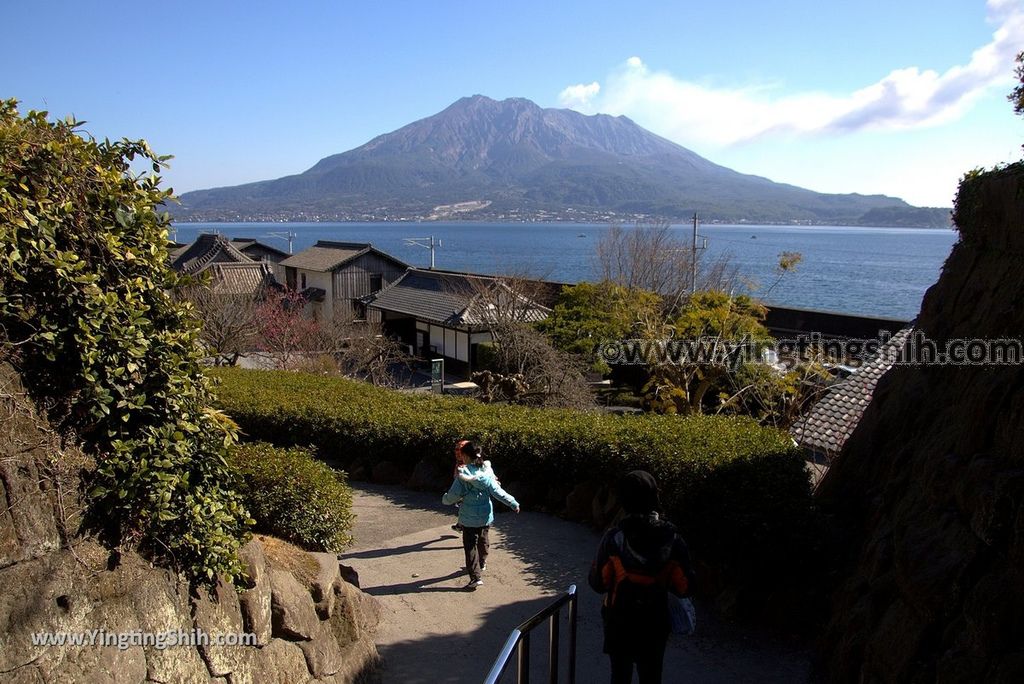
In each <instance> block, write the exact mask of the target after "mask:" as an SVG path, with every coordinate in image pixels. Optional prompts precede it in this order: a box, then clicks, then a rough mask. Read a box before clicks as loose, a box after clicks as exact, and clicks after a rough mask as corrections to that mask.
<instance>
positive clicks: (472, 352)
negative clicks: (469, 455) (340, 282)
mask: <svg viewBox="0 0 1024 684" xmlns="http://www.w3.org/2000/svg"><path fill="white" fill-rule="evenodd" d="M365 301H366V307H367V313H368V316H370V317H371V318H376V319H377V320H380V321H381V322H382V323H383V324H384V330H385V332H387V333H388V334H389V335H392V336H394V337H396V338H397V339H398V340H399V341H401V342H402V343H403V344H405V345H406V346H407V347H408V349H409V351H410V352H412V354H413V355H415V356H419V357H421V358H427V359H429V358H444V359H445V360H446V366H447V369H449V370H450V371H452V372H454V373H457V374H462V375H465V376H467V377H468V376H469V375H470V373H471V372H472V371H473V368H474V366H475V365H476V364H477V354H478V349H479V345H480V344H483V343H488V342H491V341H493V339H494V338H493V336H492V334H491V329H492V328H493V326H494V325H495V323H497V322H498V319H499V318H501V317H504V316H506V315H513V316H515V318H516V320H521V321H527V322H535V321H539V320H542V319H544V318H546V317H547V315H548V314H549V313H550V309H548V308H546V307H544V306H541V305H540V304H537V303H536V302H534V301H532V300H530V299H528V298H526V297H524V296H523V295H521V294H519V293H517V292H514V291H513V290H512V289H511V288H510V287H509V286H508V285H507V284H506V283H505V282H504V281H503V280H502V279H500V278H497V277H494V276H481V275H469V274H465V273H455V272H451V271H436V270H421V269H417V268H410V269H409V270H408V271H406V273H405V274H404V275H403V276H402V277H401V278H400V279H398V281H396V282H395V283H394V284H392V285H390V286H388V287H385V288H384V289H383V290H381V291H380V292H379V293H377V294H375V295H372V296H370V297H367V298H366V300H365ZM510 312H511V314H510Z"/></svg>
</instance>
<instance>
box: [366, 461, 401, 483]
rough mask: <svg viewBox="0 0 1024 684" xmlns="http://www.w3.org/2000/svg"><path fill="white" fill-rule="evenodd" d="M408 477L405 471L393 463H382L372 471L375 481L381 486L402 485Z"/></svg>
mask: <svg viewBox="0 0 1024 684" xmlns="http://www.w3.org/2000/svg"><path fill="white" fill-rule="evenodd" d="M406 476H407V473H406V472H405V470H403V469H402V468H401V467H399V466H398V465H397V464H395V463H392V462H391V461H381V462H379V463H377V464H376V465H374V466H373V470H372V478H373V481H374V482H376V483H379V484H401V483H402V482H404V481H405V479H406Z"/></svg>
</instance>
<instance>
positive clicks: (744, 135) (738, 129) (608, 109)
mask: <svg viewBox="0 0 1024 684" xmlns="http://www.w3.org/2000/svg"><path fill="white" fill-rule="evenodd" d="M988 9H989V15H990V18H991V19H992V21H994V22H998V28H997V29H996V31H995V32H994V34H993V36H992V40H991V41H990V42H989V43H988V44H986V45H984V46H983V47H981V48H979V49H977V50H975V51H974V53H973V54H972V55H971V59H970V61H969V62H968V63H967V64H964V65H958V66H954V67H951V68H950V69H948V70H946V71H945V72H944V73H941V74H940V73H938V72H936V71H934V70H931V69H921V68H919V67H916V66H912V67H906V68H901V69H896V70H894V71H892V72H891V73H889V74H888V75H886V76H885V77H884V78H882V79H880V80H879V81H877V82H875V83H872V84H870V85H867V86H864V87H863V88H860V89H858V90H855V91H854V92H852V93H849V94H846V95H835V94H826V93H817V92H806V93H796V94H789V95H781V96H774V95H773V92H774V89H773V88H772V87H771V85H770V84H769V85H762V86H756V87H746V88H721V87H714V86H708V85H704V84H701V83H697V82H693V81H687V80H685V79H680V78H677V77H675V76H673V75H672V74H670V73H668V72H659V71H652V70H651V69H650V68H649V67H648V66H647V65H646V64H645V63H644V62H643V60H641V59H640V58H639V57H630V58H629V59H628V60H626V62H625V63H624V64H623V65H621V66H620V67H619V68H617V69H615V70H614V71H613V72H612V73H611V74H610V75H609V77H608V78H607V80H606V82H605V85H604V86H603V87H602V86H601V84H599V83H598V82H596V81H595V82H593V83H590V84H586V85H585V84H582V83H581V84H578V85H572V86H569V87H567V88H565V89H564V90H563V91H562V92H561V94H560V95H559V101H560V103H561V104H562V106H564V107H569V108H571V109H575V110H577V111H581V112H583V113H588V114H590V113H596V112H603V113H607V114H613V115H619V114H624V115H627V116H630V117H632V118H634V119H636V120H637V121H639V122H640V123H641V124H643V125H644V126H646V127H648V128H650V129H652V130H654V131H656V132H658V133H660V134H661V135H664V136H666V137H669V138H672V139H674V140H677V141H680V142H683V143H700V144H702V145H719V146H724V145H729V144H732V143H736V142H741V141H746V140H752V139H756V138H761V137H764V136H768V135H773V134H789V135H794V134H795V135H806V134H818V133H833V134H835V133H852V132H856V131H861V130H906V129H912V128H920V127H926V126H933V125H936V124H941V123H945V122H948V121H951V120H955V119H957V118H958V117H960V116H961V115H962V114H963V113H964V112H965V111H966V110H967V109H968V108H969V107H970V105H971V103H972V102H973V101H974V100H975V99H977V98H978V97H980V96H981V95H983V94H984V93H985V92H986V91H987V90H988V89H989V88H990V87H992V86H993V85H1003V84H1005V83H1006V82H1008V80H1009V77H1010V75H1011V74H1012V72H1013V60H1014V58H1015V56H1016V54H1017V52H1018V51H1019V50H1020V49H1021V48H1022V47H1024V8H1022V7H1021V2H1020V0H988Z"/></svg>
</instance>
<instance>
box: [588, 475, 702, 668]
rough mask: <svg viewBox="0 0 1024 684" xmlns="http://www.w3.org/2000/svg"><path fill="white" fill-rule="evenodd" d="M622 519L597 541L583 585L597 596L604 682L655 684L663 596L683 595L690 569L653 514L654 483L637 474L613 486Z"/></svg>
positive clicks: (656, 505)
mask: <svg viewBox="0 0 1024 684" xmlns="http://www.w3.org/2000/svg"><path fill="white" fill-rule="evenodd" d="M618 495H619V503H620V504H621V505H622V508H623V511H624V515H623V517H622V519H621V520H620V521H619V522H618V524H617V525H615V526H613V527H612V528H610V529H609V530H608V531H607V532H606V533H605V535H604V537H603V538H602V539H601V545H600V546H599V547H598V551H597V557H596V559H595V560H594V563H593V565H592V566H591V568H590V575H589V577H588V581H589V584H590V586H591V588H593V589H594V591H596V592H598V593H601V594H605V597H604V603H603V605H602V607H601V618H602V622H603V623H604V652H605V653H607V654H608V657H609V659H610V661H611V682H612V684H629V682H630V681H632V678H633V667H634V665H635V666H636V671H637V675H638V676H639V678H640V684H660V682H661V674H662V666H663V662H664V659H665V645H666V643H667V641H668V635H669V631H670V626H669V604H668V601H669V596H668V593H669V592H672V593H673V594H675V595H676V596H686V595H688V594H689V593H690V590H691V585H692V581H693V571H692V569H691V565H690V554H689V551H688V550H687V548H686V542H684V541H683V539H682V537H681V536H680V535H679V533H678V532H677V531H676V527H675V525H673V524H672V523H670V522H668V521H667V520H663V519H662V518H661V517H660V516H659V513H658V511H659V509H660V508H661V506H660V502H659V499H658V485H657V482H656V481H655V479H654V477H653V476H652V475H651V474H650V473H648V472H646V471H644V470H634V471H632V472H630V473H628V474H627V475H625V476H624V477H623V478H622V479H621V480H620V481H619V486H618Z"/></svg>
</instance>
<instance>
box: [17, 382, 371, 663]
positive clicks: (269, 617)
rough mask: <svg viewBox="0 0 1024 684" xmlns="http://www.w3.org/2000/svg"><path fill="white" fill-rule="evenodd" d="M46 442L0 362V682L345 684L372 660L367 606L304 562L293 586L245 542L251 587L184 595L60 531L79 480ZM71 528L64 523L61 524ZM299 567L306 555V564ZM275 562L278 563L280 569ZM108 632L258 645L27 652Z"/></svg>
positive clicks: (137, 565) (334, 573)
mask: <svg viewBox="0 0 1024 684" xmlns="http://www.w3.org/2000/svg"><path fill="white" fill-rule="evenodd" d="M57 448H58V444H57V440H56V438H55V437H54V436H53V435H51V434H49V432H48V430H47V429H46V427H45V425H43V424H42V421H40V420H39V419H38V417H37V416H36V415H35V414H34V412H33V411H32V409H31V404H30V402H28V401H26V400H25V398H24V392H23V390H22V388H21V386H20V383H19V382H18V378H17V376H16V375H15V374H14V373H13V371H12V370H11V369H10V367H9V366H6V365H0V680H2V681H4V682H55V681H60V682H90V683H91V682H144V681H145V682H232V683H241V682H282V683H284V682H288V683H298V682H339V683H341V682H353V681H358V680H361V679H364V678H365V677H366V676H367V675H369V674H370V673H371V672H372V670H373V668H374V666H375V665H376V662H377V650H376V647H375V645H374V643H373V639H372V637H373V632H374V630H375V628H376V625H377V622H378V620H379V608H378V605H377V602H376V600H375V599H373V598H372V597H370V596H367V595H365V594H363V593H362V592H361V591H359V589H357V588H356V587H354V586H353V585H351V584H348V583H347V582H345V581H343V579H342V576H341V572H340V568H339V565H338V562H337V560H336V558H335V557H334V556H332V555H330V554H315V555H313V556H311V558H314V559H315V561H310V562H309V565H310V566H311V568H313V569H314V570H313V571H311V572H309V573H307V574H308V576H305V577H304V579H303V580H301V581H300V580H299V579H297V578H296V576H295V575H293V574H292V573H291V572H288V571H287V570H286V569H285V568H284V567H276V566H275V562H276V561H275V560H274V559H272V558H268V554H266V553H264V547H263V546H262V545H261V544H260V543H259V542H258V541H256V540H253V541H251V542H250V543H249V544H248V545H246V546H245V547H244V548H243V549H242V559H243V561H244V563H245V566H246V574H247V575H248V576H249V578H250V586H248V588H246V589H245V590H244V591H242V592H241V593H239V592H237V591H236V590H235V588H234V587H230V586H225V585H224V584H218V585H217V587H216V590H215V591H214V592H213V593H212V594H207V593H206V592H200V593H199V594H194V593H190V592H189V588H188V586H187V584H186V583H185V582H184V581H183V580H182V578H181V577H180V576H178V575H176V574H174V573H172V572H170V571H168V570H165V569H161V568H156V567H153V566H152V565H151V564H149V563H148V562H147V561H146V560H145V559H144V558H142V557H141V556H139V555H138V554H135V553H125V554H122V555H118V554H112V553H111V552H110V551H109V550H108V549H104V548H103V547H101V546H100V545H98V544H97V543H95V542H94V541H92V540H89V539H83V538H80V537H75V536H73V535H68V534H67V533H66V532H65V531H64V530H65V529H73V525H74V522H75V515H76V511H75V508H74V506H73V502H74V501H75V500H76V497H75V496H73V492H67V491H62V486H67V484H68V482H71V481H74V480H75V479H76V478H77V473H67V475H68V476H69V477H68V478H67V480H68V482H64V483H63V484H62V476H61V475H62V473H61V467H62V465H63V464H66V463H67V462H69V461H70V462H75V461H76V460H77V459H78V457H79V456H80V455H76V454H75V453H74V452H68V453H67V454H62V455H61V457H60V458H54V454H55V449H57ZM69 523H70V524H69ZM303 558H304V559H305V555H303ZM279 565H280V564H279ZM93 630H102V632H96V635H97V637H99V638H100V639H102V633H104V632H105V633H106V634H107V635H118V634H128V633H132V632H138V633H150V634H156V633H166V632H170V631H174V632H178V631H180V632H183V633H185V634H193V633H195V632H194V630H201V631H202V633H205V634H207V635H226V634H236V633H251V634H253V635H255V644H254V645H246V646H215V645H209V644H197V645H194V646H192V645H190V646H177V647H169V648H164V649H158V648H157V647H156V645H155V644H149V645H138V644H136V645H129V644H127V643H125V644H124V646H125V647H124V648H119V647H117V646H115V645H100V644H96V645H80V646H72V645H64V646H52V645H50V646H43V645H36V644H33V639H32V635H33V634H37V633H43V632H51V633H66V634H70V633H76V634H88V633H89V632H92V631H93Z"/></svg>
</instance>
